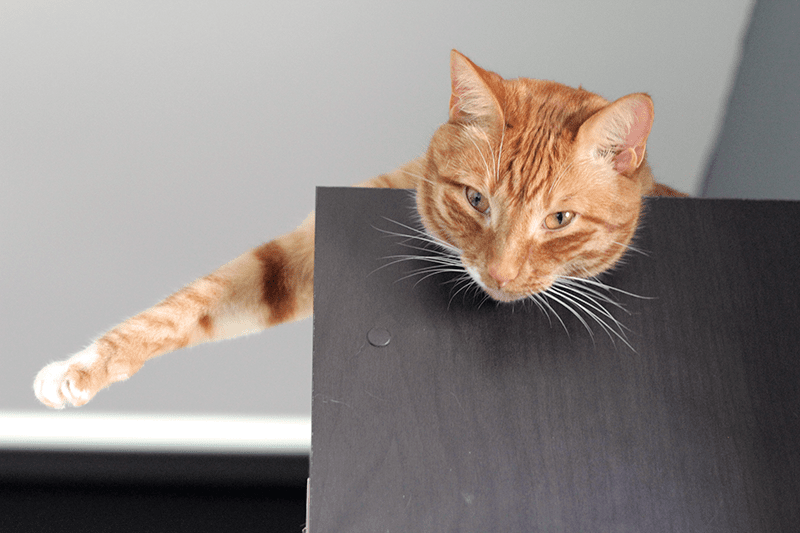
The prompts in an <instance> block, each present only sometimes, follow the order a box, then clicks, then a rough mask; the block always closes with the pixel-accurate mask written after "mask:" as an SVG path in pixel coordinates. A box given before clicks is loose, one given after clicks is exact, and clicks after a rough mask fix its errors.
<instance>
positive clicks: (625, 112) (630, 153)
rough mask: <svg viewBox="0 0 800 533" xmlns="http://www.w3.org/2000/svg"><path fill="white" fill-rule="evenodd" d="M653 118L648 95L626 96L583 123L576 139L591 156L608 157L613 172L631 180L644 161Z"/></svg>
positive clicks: (651, 101)
mask: <svg viewBox="0 0 800 533" xmlns="http://www.w3.org/2000/svg"><path fill="white" fill-rule="evenodd" d="M653 117H654V111H653V100H651V99H650V97H649V96H648V95H646V94H644V93H637V94H629V95H628V96H623V97H622V98H620V99H619V100H617V101H616V102H614V103H612V104H610V105H609V106H608V107H606V108H605V109H603V110H601V111H599V112H597V113H596V114H594V115H592V116H591V117H590V118H589V120H587V121H586V122H584V123H583V125H582V126H581V127H580V130H579V131H578V139H579V142H583V143H586V144H587V145H588V147H590V149H591V150H592V152H593V153H594V154H595V156H600V157H610V161H611V163H612V164H613V166H614V170H616V171H617V172H619V173H620V174H623V175H625V176H631V175H633V173H634V172H635V171H636V170H637V169H638V168H639V166H641V164H642V162H643V161H644V154H645V149H646V147H647V137H648V136H649V135H650V129H651V128H652V126H653Z"/></svg>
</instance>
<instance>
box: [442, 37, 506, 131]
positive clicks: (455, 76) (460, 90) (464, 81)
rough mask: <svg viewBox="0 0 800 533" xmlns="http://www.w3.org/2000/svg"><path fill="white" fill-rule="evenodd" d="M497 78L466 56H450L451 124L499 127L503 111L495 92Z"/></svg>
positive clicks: (451, 53) (498, 85) (498, 87)
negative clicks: (476, 124)
mask: <svg viewBox="0 0 800 533" xmlns="http://www.w3.org/2000/svg"><path fill="white" fill-rule="evenodd" d="M494 77H497V78H499V76H497V74H494V73H492V72H488V71H486V70H483V69H482V68H480V67H479V66H477V65H476V64H475V63H473V62H472V61H470V60H469V59H467V57H466V56H464V55H463V54H461V53H460V52H458V51H457V50H452V51H451V52H450V80H451V83H452V92H451V94H450V121H451V122H458V123H478V124H480V125H484V126H502V124H503V120H504V119H503V111H502V108H501V106H500V102H499V100H498V94H496V91H498V90H500V89H501V87H500V84H498V83H496V82H495V81H496V80H494Z"/></svg>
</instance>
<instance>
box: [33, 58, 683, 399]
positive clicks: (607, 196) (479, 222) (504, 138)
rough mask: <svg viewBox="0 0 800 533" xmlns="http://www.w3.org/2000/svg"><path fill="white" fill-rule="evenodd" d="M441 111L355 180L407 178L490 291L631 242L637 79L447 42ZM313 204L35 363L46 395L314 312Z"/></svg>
mask: <svg viewBox="0 0 800 533" xmlns="http://www.w3.org/2000/svg"><path fill="white" fill-rule="evenodd" d="M450 74H451V84H452V85H451V89H452V90H451V97H450V111H449V120H448V121H447V122H446V123H445V124H444V125H442V126H441V127H440V128H439V129H438V130H437V131H436V132H435V134H434V135H433V138H432V140H431V142H430V145H429V148H428V150H427V152H426V154H425V155H424V156H422V157H420V158H418V159H415V160H413V161H411V162H409V163H407V164H405V165H403V166H402V167H400V168H399V169H397V170H395V171H393V172H391V173H389V174H384V175H381V176H378V177H376V178H373V179H371V180H369V181H367V182H364V183H362V184H360V186H362V187H389V188H404V189H416V202H417V208H418V211H419V215H420V217H421V220H422V223H423V226H424V228H425V231H426V233H427V235H428V236H429V237H428V238H429V239H430V240H433V241H435V242H436V243H438V244H439V245H440V246H441V247H442V248H443V249H444V250H445V253H448V254H450V255H452V256H453V257H455V258H456V260H457V262H458V263H459V264H460V267H461V268H463V269H464V270H465V271H466V272H467V273H468V274H469V276H470V277H471V279H472V281H474V283H475V284H477V285H478V286H479V287H480V288H481V289H482V290H483V291H484V292H485V294H486V295H488V296H489V297H491V298H492V299H494V300H497V301H499V302H514V301H517V300H521V299H527V298H531V297H535V296H536V295H539V294H541V293H543V292H544V291H547V290H548V289H550V290H556V288H555V287H554V284H557V283H558V282H559V280H571V279H575V278H592V277H594V276H596V275H598V274H600V273H602V272H604V271H606V270H608V269H610V268H611V267H613V266H614V265H615V264H616V263H617V262H618V261H619V259H620V258H621V257H622V255H623V254H624V253H625V252H626V250H627V248H628V247H629V243H630V241H631V239H632V237H633V235H634V233H635V231H636V228H637V225H638V223H639V218H640V213H641V209H642V197H643V196H646V195H658V196H685V195H683V194H681V193H678V192H677V191H675V190H673V189H671V188H669V187H666V186H664V185H660V184H658V183H656V182H655V181H654V179H653V175H652V172H651V170H650V167H649V165H648V163H647V161H646V154H645V152H646V144H647V138H648V135H649V134H650V130H651V127H652V123H653V117H654V114H653V113H654V111H653V103H652V100H651V98H650V97H649V96H648V95H646V94H644V93H635V94H630V95H628V96H624V97H622V98H620V99H618V100H616V101H614V102H613V103H612V102H609V101H608V100H605V99H604V98H602V97H601V96H598V95H596V94H594V93H591V92H589V91H586V90H584V89H582V88H578V89H574V88H571V87H567V86H565V85H562V84H559V83H556V82H552V81H543V80H534V79H527V78H519V79H513V80H505V79H503V78H501V77H500V76H499V75H498V74H495V73H493V72H490V71H487V70H484V69H482V68H480V67H478V66H477V65H475V64H474V63H473V62H472V61H470V60H469V59H468V58H467V57H465V56H464V55H462V54H460V53H459V52H457V51H455V50H453V51H452V52H451V57H450ZM313 267H314V214H313V213H312V214H311V215H309V216H308V218H306V220H305V221H304V222H303V223H302V224H301V225H300V226H299V227H298V228H297V229H296V230H294V231H293V232H291V233H288V234H286V235H283V236H281V237H278V238H277V239H275V240H273V241H270V242H268V243H266V244H264V245H262V246H259V247H257V248H255V249H253V250H251V251H249V252H247V253H245V254H244V255H242V256H240V257H238V258H236V259H234V260H233V261H231V262H230V263H228V264H226V265H224V266H222V267H221V268H220V269H218V270H217V271H215V272H214V273H212V274H210V275H208V276H205V277H202V278H200V279H198V280H196V281H194V282H193V283H191V284H189V285H187V286H186V287H184V288H183V289H181V290H180V291H178V292H176V293H175V294H173V295H171V296H169V297H167V298H166V299H165V300H164V301H162V302H161V303H159V304H157V305H155V306H154V307H152V308H150V309H148V310H146V311H144V312H142V313H140V314H138V315H136V316H134V317H132V318H130V319H128V320H126V321H124V322H122V323H121V324H119V325H118V326H116V327H114V328H113V329H111V330H110V331H109V332H107V333H106V334H104V335H102V336H101V337H100V338H98V339H97V340H95V341H94V342H93V343H92V344H91V345H90V346H89V347H87V348H86V349H84V350H83V351H81V352H79V353H77V354H76V355H73V356H72V357H70V358H69V359H67V360H65V361H60V362H55V363H51V364H50V365H48V366H46V367H44V368H43V369H42V370H41V371H40V372H39V374H38V375H37V376H36V380H35V382H34V390H35V393H36V396H37V398H39V400H40V401H42V402H43V403H44V404H46V405H48V406H50V407H54V408H63V407H64V406H65V405H66V404H71V405H74V406H80V405H83V404H85V403H86V402H88V401H89V400H90V399H91V398H92V397H94V395H95V394H96V393H97V392H98V391H100V390H101V389H103V388H105V387H108V386H109V385H111V384H112V383H114V382H117V381H121V380H125V379H128V378H129V377H131V376H132V375H133V374H134V373H135V372H137V371H138V370H139V368H140V367H141V366H142V365H143V364H144V362H145V361H147V360H148V359H150V358H152V357H155V356H157V355H162V354H164V353H167V352H169V351H172V350H175V349H177V348H183V347H186V346H191V345H194V344H198V343H201V342H206V341H212V340H220V339H225V338H230V337H235V336H238V335H244V334H248V333H253V332H256V331H259V330H262V329H264V328H267V327H271V326H275V325H277V324H281V323H283V322H289V321H293V320H299V319H303V318H306V317H308V316H310V315H311V313H312V300H313V294H312V293H313V276H314V272H313Z"/></svg>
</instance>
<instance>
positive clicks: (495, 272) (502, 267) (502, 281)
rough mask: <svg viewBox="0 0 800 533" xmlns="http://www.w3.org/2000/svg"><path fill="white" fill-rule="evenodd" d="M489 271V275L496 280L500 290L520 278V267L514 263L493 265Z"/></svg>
mask: <svg viewBox="0 0 800 533" xmlns="http://www.w3.org/2000/svg"><path fill="white" fill-rule="evenodd" d="M488 270H489V275H490V276H492V278H494V280H495V281H496V282H497V284H498V285H499V286H500V288H503V287H505V286H506V285H508V284H509V283H510V282H512V281H514V280H515V279H517V276H519V267H518V266H517V265H514V264H512V263H492V264H491V265H489V268H488Z"/></svg>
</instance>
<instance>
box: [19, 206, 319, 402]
mask: <svg viewBox="0 0 800 533" xmlns="http://www.w3.org/2000/svg"><path fill="white" fill-rule="evenodd" d="M313 268H314V217H313V215H312V216H310V217H309V218H308V219H307V220H306V221H305V222H304V223H303V224H302V225H301V226H300V227H299V228H298V229H297V230H295V231H293V232H291V233H288V234H286V235H284V236H282V237H279V238H278V239H275V240H274V241H271V242H269V243H267V244H265V245H263V246H260V247H258V248H255V249H253V250H251V251H249V252H247V253H245V254H243V255H242V256H240V257H238V258H237V259H235V260H233V261H231V262H230V263H228V264H227V265H225V266H223V267H222V268H220V269H219V270H217V271H216V272H214V273H213V274H210V275H208V276H205V277H203V278H200V279H198V280H196V281H195V282H193V283H191V284H190V285H187V286H186V287H184V288H183V289H181V290H180V291H178V292H176V293H175V294H173V295H171V296H169V297H168V298H166V299H165V300H164V301H162V302H161V303H159V304H157V305H155V306H153V307H152V308H150V309H148V310H146V311H144V312H142V313H140V314H138V315H136V316H134V317H132V318H130V319H128V320H126V321H124V322H122V323H121V324H119V325H118V326H116V327H114V328H113V329H111V330H110V331H109V332H108V333H106V334H104V335H103V336H102V337H100V338H99V339H97V340H96V341H94V342H93V343H92V344H91V345H90V346H89V347H88V348H86V349H84V350H83V351H81V352H79V353H77V354H75V355H73V356H72V357H70V358H69V359H67V360H65V361H58V362H55V363H51V364H49V365H47V366H46V367H44V368H43V369H42V370H41V371H40V372H39V374H38V375H37V376H36V379H35V381H34V391H35V393H36V397H37V398H38V399H39V400H40V401H41V402H42V403H44V404H45V405H48V406H50V407H53V408H57V409H60V408H63V407H65V406H66V405H67V404H71V405H74V406H79V405H83V404H85V403H86V402H88V401H89V400H90V399H91V398H93V397H94V395H95V394H97V392H98V391H100V390H101V389H103V388H105V387H108V386H109V385H111V384H112V383H115V382H117V381H122V380H125V379H127V378H129V377H130V376H132V375H133V374H134V373H136V372H137V371H138V370H139V369H140V368H141V367H142V365H143V364H144V363H145V362H146V361H147V360H148V359H150V358H152V357H156V356H158V355H162V354H165V353H167V352H170V351H172V350H175V349H178V348H183V347H185V346H191V345H194V344H198V343H201V342H206V341H211V340H220V339H225V338H230V337H236V336H239V335H244V334H248V333H255V332H257V331H260V330H262V329H264V328H266V327H270V326H274V325H277V324H280V323H283V322H289V321H292V320H298V319H301V318H305V317H307V316H309V315H310V314H311V312H312V302H313V284H314V281H313V279H314V278H313V276H314V274H313Z"/></svg>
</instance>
